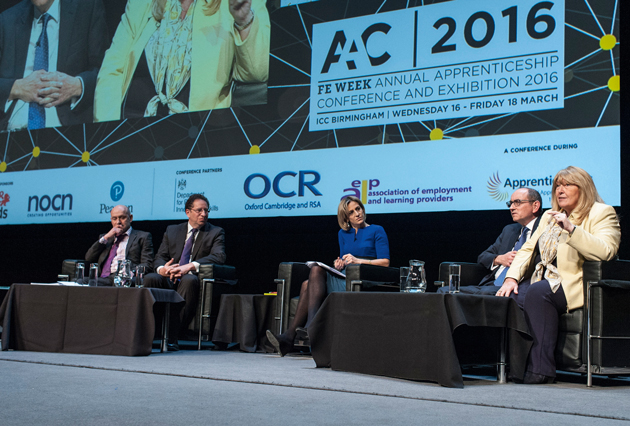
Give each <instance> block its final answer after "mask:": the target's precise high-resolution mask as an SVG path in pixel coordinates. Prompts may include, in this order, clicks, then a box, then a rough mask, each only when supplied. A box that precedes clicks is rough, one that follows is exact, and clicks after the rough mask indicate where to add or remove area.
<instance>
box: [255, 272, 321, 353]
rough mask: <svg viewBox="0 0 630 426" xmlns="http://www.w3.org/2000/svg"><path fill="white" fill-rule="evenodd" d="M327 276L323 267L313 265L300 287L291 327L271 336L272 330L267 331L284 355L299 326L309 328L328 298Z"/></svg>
mask: <svg viewBox="0 0 630 426" xmlns="http://www.w3.org/2000/svg"><path fill="white" fill-rule="evenodd" d="M326 277H327V274H326V271H325V270H324V269H323V268H321V267H319V266H313V267H312V268H311V270H310V272H309V275H308V280H306V281H304V282H303V283H302V287H301V288H300V299H299V300H298V306H297V310H296V312H295V316H294V317H293V320H292V321H291V324H289V328H288V329H287V330H286V331H285V332H284V333H282V334H281V335H279V336H273V335H271V336H270V334H271V332H267V336H268V337H269V340H270V341H271V343H272V344H273V345H274V346H275V347H276V349H277V350H278V349H279V352H280V354H281V355H283V356H284V354H285V353H287V352H289V350H290V349H291V348H292V347H293V341H294V340H295V335H296V329H297V328H298V327H305V328H308V326H309V325H310V324H311V321H312V320H313V318H314V317H315V314H316V313H317V311H318V310H319V307H320V306H321V305H322V303H323V302H324V299H325V298H326ZM274 340H276V342H274Z"/></svg>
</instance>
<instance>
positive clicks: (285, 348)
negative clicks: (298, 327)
mask: <svg viewBox="0 0 630 426" xmlns="http://www.w3.org/2000/svg"><path fill="white" fill-rule="evenodd" d="M267 340H269V343H271V345H272V346H273V348H274V349H275V350H276V352H277V353H278V354H280V356H281V357H283V356H285V355H286V354H288V353H289V352H291V350H292V349H293V343H289V342H286V341H284V340H280V339H279V338H278V336H276V335H275V334H273V333H272V332H271V330H267Z"/></svg>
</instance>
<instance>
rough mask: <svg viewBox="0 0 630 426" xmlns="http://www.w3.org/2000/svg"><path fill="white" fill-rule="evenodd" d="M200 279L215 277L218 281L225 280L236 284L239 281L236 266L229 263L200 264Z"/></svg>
mask: <svg viewBox="0 0 630 426" xmlns="http://www.w3.org/2000/svg"><path fill="white" fill-rule="evenodd" d="M197 276H198V277H199V281H203V280H204V279H215V280H217V281H224V282H227V283H228V284H231V285H234V284H236V282H237V281H238V280H237V279H236V268H235V267H234V266H228V265H215V264H212V263H211V264H207V265H199V273H198V274H197Z"/></svg>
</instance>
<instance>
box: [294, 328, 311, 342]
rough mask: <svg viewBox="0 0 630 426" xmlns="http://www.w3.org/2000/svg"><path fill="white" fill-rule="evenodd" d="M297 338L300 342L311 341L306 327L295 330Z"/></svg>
mask: <svg viewBox="0 0 630 426" xmlns="http://www.w3.org/2000/svg"><path fill="white" fill-rule="evenodd" d="M295 337H297V338H298V340H309V338H308V330H307V329H306V328H304V327H297V328H296V329H295Z"/></svg>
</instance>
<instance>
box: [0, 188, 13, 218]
mask: <svg viewBox="0 0 630 426" xmlns="http://www.w3.org/2000/svg"><path fill="white" fill-rule="evenodd" d="M9 201H11V197H9V194H7V193H5V192H4V191H0V219H6V218H7V215H8V214H9V210H8V209H7V208H6V206H7V204H8V203H9Z"/></svg>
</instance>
